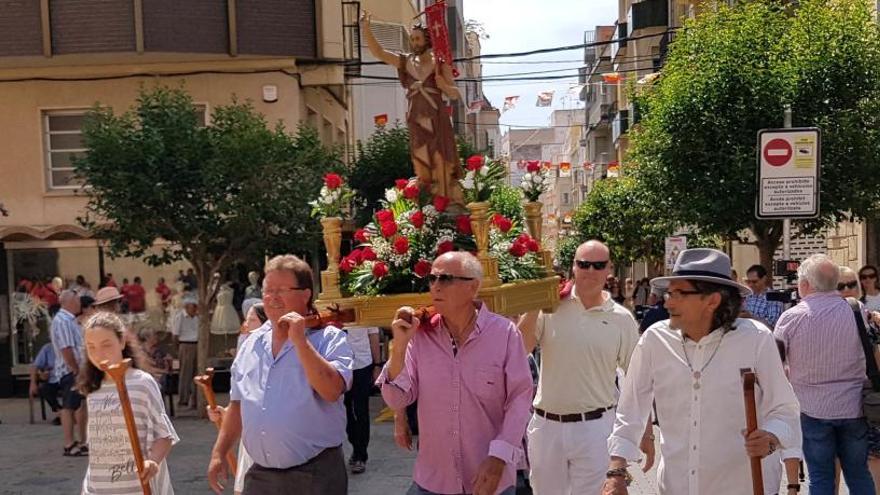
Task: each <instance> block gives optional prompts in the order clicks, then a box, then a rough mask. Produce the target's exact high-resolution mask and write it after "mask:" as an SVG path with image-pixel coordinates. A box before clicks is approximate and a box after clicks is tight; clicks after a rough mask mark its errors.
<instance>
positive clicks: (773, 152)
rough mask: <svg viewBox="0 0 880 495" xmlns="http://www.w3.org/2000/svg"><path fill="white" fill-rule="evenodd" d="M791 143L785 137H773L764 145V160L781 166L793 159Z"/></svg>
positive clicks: (775, 165)
mask: <svg viewBox="0 0 880 495" xmlns="http://www.w3.org/2000/svg"><path fill="white" fill-rule="evenodd" d="M791 155H792V150H791V144H789V142H788V141H786V140H785V139H771V140H770V141H769V142H768V143H767V144H766V145H765V146H764V160H766V161H767V163H769V164H770V165H773V166H774V167H781V166H783V165H785V164H786V163H788V162H789V160H791Z"/></svg>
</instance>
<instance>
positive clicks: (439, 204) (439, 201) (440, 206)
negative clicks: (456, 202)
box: [434, 196, 449, 212]
mask: <svg viewBox="0 0 880 495" xmlns="http://www.w3.org/2000/svg"><path fill="white" fill-rule="evenodd" d="M447 206H449V198H447V197H446V196H434V209H435V210H437V211H439V212H444V211H446V207H447Z"/></svg>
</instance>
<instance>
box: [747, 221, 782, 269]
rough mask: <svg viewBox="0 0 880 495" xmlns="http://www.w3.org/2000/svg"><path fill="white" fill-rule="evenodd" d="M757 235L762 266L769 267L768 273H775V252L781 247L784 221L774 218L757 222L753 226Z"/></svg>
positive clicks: (753, 230) (753, 231) (754, 233)
mask: <svg viewBox="0 0 880 495" xmlns="http://www.w3.org/2000/svg"><path fill="white" fill-rule="evenodd" d="M751 230H752V234H753V235H754V236H755V239H756V241H755V245H756V246H757V247H758V253H759V255H760V260H761V261H760V263H761V266H763V267H764V268H766V269H767V273H770V274H772V273H773V254H774V253H775V252H776V248H778V247H779V241H780V240H781V239H782V221H781V220H774V221H767V222H760V223H756V224H755V225H753V227H752V229H751Z"/></svg>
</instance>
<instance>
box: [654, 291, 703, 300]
mask: <svg viewBox="0 0 880 495" xmlns="http://www.w3.org/2000/svg"><path fill="white" fill-rule="evenodd" d="M697 294H702V292H700V291H698V290H671V291H669V292H667V293H666V294H663V300H664V301H668V300H670V299H673V300H676V301H677V300H679V299H682V298H684V296H696V295H697Z"/></svg>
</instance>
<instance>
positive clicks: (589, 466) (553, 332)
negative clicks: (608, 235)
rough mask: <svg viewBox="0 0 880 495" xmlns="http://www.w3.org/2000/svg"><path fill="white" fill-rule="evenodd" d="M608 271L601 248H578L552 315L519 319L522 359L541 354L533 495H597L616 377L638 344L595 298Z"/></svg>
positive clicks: (605, 300)
mask: <svg viewBox="0 0 880 495" xmlns="http://www.w3.org/2000/svg"><path fill="white" fill-rule="evenodd" d="M612 269H613V265H612V263H611V254H610V251H609V249H608V246H606V245H605V244H603V243H601V242H599V241H595V240H593V241H587V242H585V243H583V244H581V245H580V246H579V247H578V249H577V251H576V253H575V260H574V267H573V273H574V289H573V290H572V291H571V295H570V296H569V297H567V298H565V299H563V300H562V301H560V305H559V308H558V309H557V310H556V312H555V313H551V314H544V313H538V312H537V311H535V312H531V313H528V314H526V315H524V316H523V317H522V318H521V319H520V324H519V328H520V331H521V332H522V334H523V342H524V344H525V347H526V351H527V352H531V351H532V350H533V349H534V348H535V346H536V345H537V346H539V347H540V348H541V369H540V374H539V378H538V393H537V395H536V396H535V402H534V406H535V414H534V415H533V416H532V419H531V421H530V422H529V426H528V430H527V433H528V450H529V462H530V464H531V473H530V478H529V479H530V483H531V485H532V488H533V489H534V490H535V493H536V494H537V495H545V494H547V495H568V494H593V493H599V490H600V489H601V488H602V483H603V482H604V480H605V471H606V470H607V468H608V450H607V448H606V442H607V440H608V436H609V435H610V434H611V428H612V425H613V423H614V407H615V404H616V387H615V379H616V377H617V370H618V368H620V369H622V370H624V371H625V370H626V368H627V366H628V365H629V358H630V354H632V350H633V348H634V347H635V344H636V341H637V340H638V337H639V334H638V324H637V323H636V321H635V319H634V318H633V316H632V314H630V312H629V311H628V310H627V309H626V308H624V307H623V306H621V305H620V304H617V303H615V302H614V301H613V300H612V299H611V295H610V294H609V293H608V292H606V291H604V290H603V287H604V285H605V279H606V278H607V277H608V275H609V274H611V273H612Z"/></svg>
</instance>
